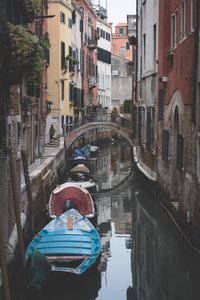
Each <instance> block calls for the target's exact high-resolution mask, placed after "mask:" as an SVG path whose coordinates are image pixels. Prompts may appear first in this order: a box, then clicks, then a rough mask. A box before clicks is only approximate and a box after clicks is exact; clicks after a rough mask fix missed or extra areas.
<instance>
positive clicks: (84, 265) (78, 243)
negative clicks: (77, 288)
mask: <svg viewBox="0 0 200 300" xmlns="http://www.w3.org/2000/svg"><path fill="white" fill-rule="evenodd" d="M34 250H37V251H39V252H41V253H42V254H43V255H45V256H46V258H47V261H48V263H49V264H50V266H51V271H54V272H68V273H72V274H77V275H81V274H83V273H85V272H86V271H87V270H88V269H90V268H91V267H94V266H96V265H97V263H98V261H99V257H100V252H101V242H100V237H99V234H98V232H97V231H96V229H95V228H94V226H93V225H92V224H91V223H90V221H89V220H88V219H87V218H86V217H84V216H82V215H81V214H80V213H79V212H78V211H77V210H76V209H70V210H68V211H66V212H65V213H63V214H62V215H61V216H59V217H58V218H56V219H54V220H52V221H51V222H50V223H48V224H47V225H46V226H45V227H44V228H43V229H42V230H41V231H40V232H39V233H38V234H37V235H36V237H35V238H34V239H33V240H32V242H31V243H30V244H29V246H28V248H27V251H26V260H28V259H29V258H31V255H32V253H33V251H34Z"/></svg>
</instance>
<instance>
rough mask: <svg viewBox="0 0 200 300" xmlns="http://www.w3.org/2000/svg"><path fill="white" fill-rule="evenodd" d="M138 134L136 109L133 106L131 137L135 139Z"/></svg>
mask: <svg viewBox="0 0 200 300" xmlns="http://www.w3.org/2000/svg"><path fill="white" fill-rule="evenodd" d="M137 133H138V108H137V106H133V137H134V138H136V137H137Z"/></svg>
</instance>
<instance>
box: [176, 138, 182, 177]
mask: <svg viewBox="0 0 200 300" xmlns="http://www.w3.org/2000/svg"><path fill="white" fill-rule="evenodd" d="M183 148H184V138H183V135H182V134H177V139H176V169H177V170H178V171H179V172H180V173H182V172H183Z"/></svg>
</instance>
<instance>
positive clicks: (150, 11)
mask: <svg viewBox="0 0 200 300" xmlns="http://www.w3.org/2000/svg"><path fill="white" fill-rule="evenodd" d="M137 5H138V49H137V95H136V107H137V135H136V141H137V154H138V156H139V159H140V161H141V164H142V166H143V167H144V168H146V169H147V170H149V169H151V170H152V171H155V169H156V162H155V140H156V139H155V134H156V130H155V124H156V123H155V120H156V115H155V111H156V103H157V95H158V87H157V86H158V1H157V0H148V1H144V0H138V2H137Z"/></svg>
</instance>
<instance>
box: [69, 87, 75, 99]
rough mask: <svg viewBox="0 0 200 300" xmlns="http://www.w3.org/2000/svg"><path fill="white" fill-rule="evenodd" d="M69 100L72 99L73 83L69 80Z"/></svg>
mask: <svg viewBox="0 0 200 300" xmlns="http://www.w3.org/2000/svg"><path fill="white" fill-rule="evenodd" d="M69 101H70V102H73V101H74V85H73V84H72V83H71V82H70V84H69Z"/></svg>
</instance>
